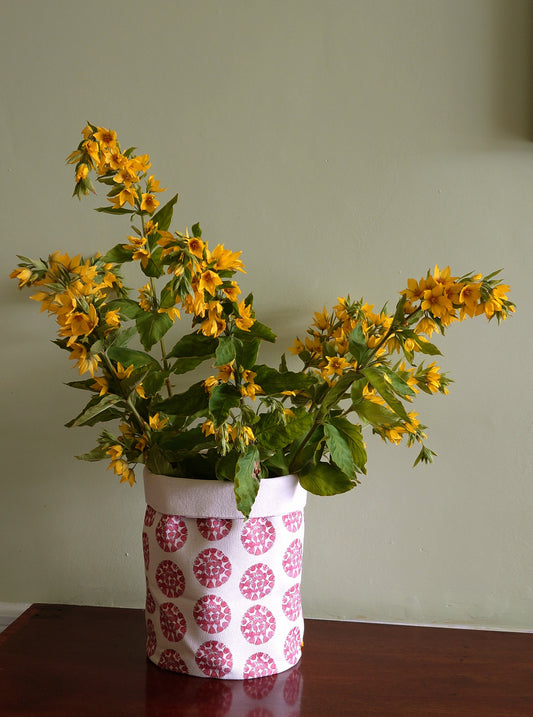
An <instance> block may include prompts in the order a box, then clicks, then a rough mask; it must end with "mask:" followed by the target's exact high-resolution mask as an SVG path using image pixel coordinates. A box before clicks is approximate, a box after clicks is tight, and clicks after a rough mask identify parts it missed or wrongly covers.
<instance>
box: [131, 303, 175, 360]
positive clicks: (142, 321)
mask: <svg viewBox="0 0 533 717" xmlns="http://www.w3.org/2000/svg"><path fill="white" fill-rule="evenodd" d="M135 323H136V326H137V331H138V332H139V337H140V339H141V343H142V345H143V346H144V348H145V349H146V351H149V350H150V349H151V348H152V346H153V345H154V344H156V343H157V342H158V341H159V340H160V339H162V338H163V336H164V335H165V334H166V333H167V331H168V330H169V329H170V327H171V326H172V319H171V318H170V316H169V315H168V314H159V313H155V312H152V311H143V313H142V314H141V315H139V316H138V317H137V319H136V322H135Z"/></svg>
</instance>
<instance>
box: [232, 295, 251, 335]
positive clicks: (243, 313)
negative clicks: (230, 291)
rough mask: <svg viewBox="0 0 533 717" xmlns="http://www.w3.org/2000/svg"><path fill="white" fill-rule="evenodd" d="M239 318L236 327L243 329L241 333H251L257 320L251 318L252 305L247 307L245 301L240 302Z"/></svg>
mask: <svg viewBox="0 0 533 717" xmlns="http://www.w3.org/2000/svg"><path fill="white" fill-rule="evenodd" d="M238 306H239V318H238V319H235V325H236V326H237V327H238V328H239V329H241V331H250V327H251V326H253V324H254V322H255V319H254V318H253V317H252V316H251V312H252V307H251V305H249V306H246V305H245V303H244V301H241V302H239V305H238Z"/></svg>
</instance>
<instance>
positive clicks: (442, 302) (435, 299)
mask: <svg viewBox="0 0 533 717" xmlns="http://www.w3.org/2000/svg"><path fill="white" fill-rule="evenodd" d="M421 307H422V310H423V311H429V312H430V313H432V314H433V316H436V317H437V318H439V319H441V320H442V321H443V322H444V321H446V319H447V318H449V317H452V316H453V305H452V302H451V301H450V300H449V298H448V296H447V295H446V291H445V288H444V285H443V284H435V286H434V287H433V288H432V289H426V290H425V291H424V293H423V295H422V304H421Z"/></svg>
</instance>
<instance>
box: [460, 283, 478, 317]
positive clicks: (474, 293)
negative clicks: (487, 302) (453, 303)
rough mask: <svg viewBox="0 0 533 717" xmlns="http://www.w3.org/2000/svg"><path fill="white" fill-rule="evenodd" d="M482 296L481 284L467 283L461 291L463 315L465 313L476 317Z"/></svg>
mask: <svg viewBox="0 0 533 717" xmlns="http://www.w3.org/2000/svg"><path fill="white" fill-rule="evenodd" d="M480 298H481V284H465V285H464V286H463V287H462V288H461V291H460V293H459V303H461V304H462V307H461V317H463V316H464V314H468V316H470V317H474V316H475V315H476V313H477V308H478V306H479V300H480Z"/></svg>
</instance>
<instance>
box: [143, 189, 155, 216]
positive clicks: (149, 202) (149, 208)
mask: <svg viewBox="0 0 533 717" xmlns="http://www.w3.org/2000/svg"><path fill="white" fill-rule="evenodd" d="M158 206H159V201H158V200H157V199H156V198H155V197H154V195H153V194H149V193H145V194H143V195H142V196H141V211H143V212H148V214H153V213H154V212H155V210H156V209H157V207H158Z"/></svg>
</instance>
